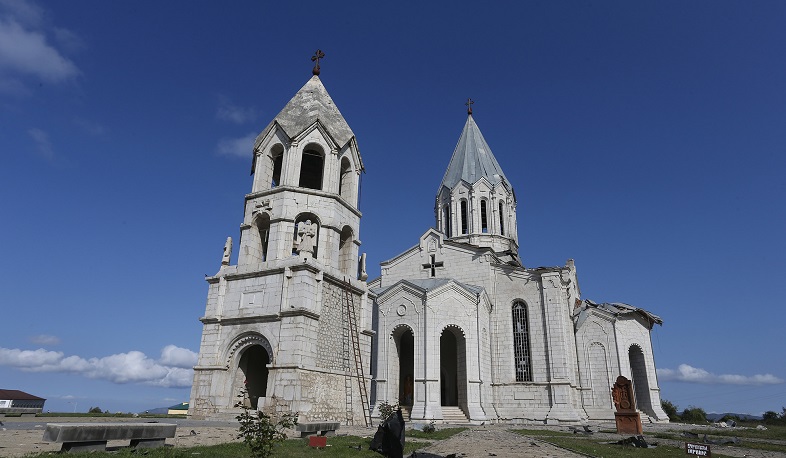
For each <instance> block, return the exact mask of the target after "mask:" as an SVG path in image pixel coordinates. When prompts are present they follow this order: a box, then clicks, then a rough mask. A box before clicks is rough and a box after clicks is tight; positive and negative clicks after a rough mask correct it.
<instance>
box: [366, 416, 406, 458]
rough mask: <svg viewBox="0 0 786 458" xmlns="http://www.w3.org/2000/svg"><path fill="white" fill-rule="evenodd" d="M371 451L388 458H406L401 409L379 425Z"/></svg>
mask: <svg viewBox="0 0 786 458" xmlns="http://www.w3.org/2000/svg"><path fill="white" fill-rule="evenodd" d="M369 449H370V450H373V451H375V452H377V453H379V454H381V455H382V456H385V457H387V458H404V416H403V415H401V409H398V410H397V411H396V414H395V415H391V416H389V417H388V418H387V419H386V420H385V421H383V422H382V424H381V425H379V428H377V433H376V434H374V439H373V440H372V441H371V446H370V447H369Z"/></svg>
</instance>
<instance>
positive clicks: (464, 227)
mask: <svg viewBox="0 0 786 458" xmlns="http://www.w3.org/2000/svg"><path fill="white" fill-rule="evenodd" d="M467 229H468V227H467V201H466V200H462V201H461V233H462V234H466V233H467Z"/></svg>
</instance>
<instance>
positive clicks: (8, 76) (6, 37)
mask: <svg viewBox="0 0 786 458" xmlns="http://www.w3.org/2000/svg"><path fill="white" fill-rule="evenodd" d="M45 19H46V15H45V11H44V10H43V9H42V8H41V7H39V6H38V5H36V4H35V3H33V2H27V1H21V0H0V92H2V93H5V94H10V95H17V96H24V95H28V94H29V93H30V90H29V89H28V84H29V83H30V82H34V83H36V84H37V83H41V82H46V83H62V82H65V81H69V80H71V79H73V78H75V77H76V76H77V75H79V73H80V72H79V69H78V68H77V66H76V64H74V63H73V62H72V61H71V60H70V59H68V58H67V57H66V56H65V55H64V54H63V53H62V52H61V50H60V49H58V47H57V46H59V47H61V48H63V49H65V50H67V51H71V52H74V51H77V50H79V49H81V48H83V47H84V43H83V41H82V39H81V38H79V36H77V35H76V34H75V33H73V32H71V31H70V30H68V29H64V28H62V27H52V26H49V25H47V23H48V22H49V21H47V20H45ZM48 36H49V37H53V38H54V41H55V42H56V44H57V46H55V44H54V43H52V42H51V41H50V40H49V39H48ZM30 79H32V80H33V81H29V80H30Z"/></svg>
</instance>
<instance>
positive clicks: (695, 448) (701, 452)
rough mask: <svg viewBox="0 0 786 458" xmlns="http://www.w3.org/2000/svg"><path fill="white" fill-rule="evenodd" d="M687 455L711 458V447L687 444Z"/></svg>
mask: <svg viewBox="0 0 786 458" xmlns="http://www.w3.org/2000/svg"><path fill="white" fill-rule="evenodd" d="M685 453H687V454H688V455H693V456H707V457H711V456H712V452H710V446H709V445H707V444H692V443H690V442H685Z"/></svg>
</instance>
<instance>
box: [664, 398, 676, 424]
mask: <svg viewBox="0 0 786 458" xmlns="http://www.w3.org/2000/svg"><path fill="white" fill-rule="evenodd" d="M660 406H661V407H662V408H663V411H664V412H666V415H668V416H669V420H671V421H679V419H680V416H679V414H678V413H677V404H672V402H671V401H669V400H667V399H661V401H660Z"/></svg>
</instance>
